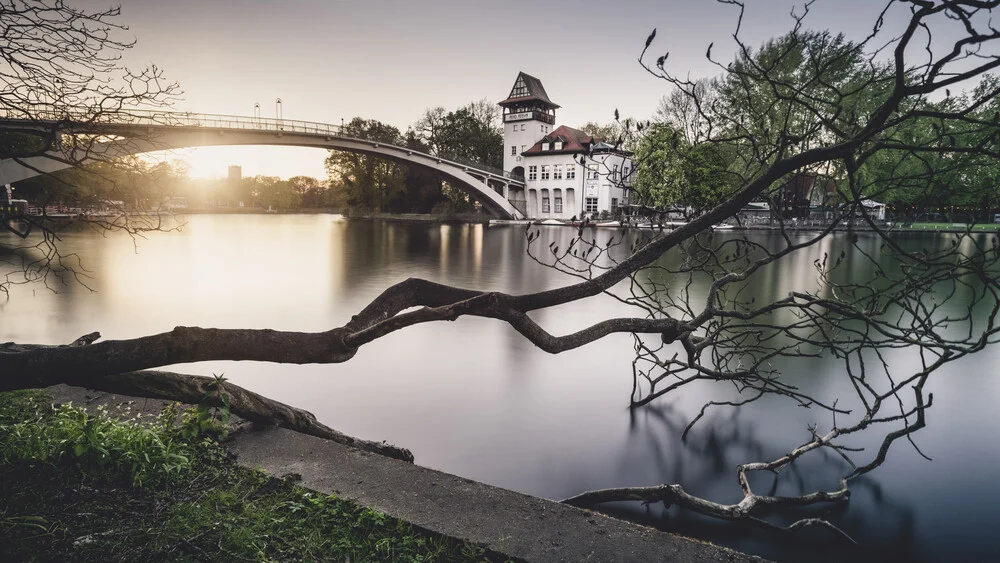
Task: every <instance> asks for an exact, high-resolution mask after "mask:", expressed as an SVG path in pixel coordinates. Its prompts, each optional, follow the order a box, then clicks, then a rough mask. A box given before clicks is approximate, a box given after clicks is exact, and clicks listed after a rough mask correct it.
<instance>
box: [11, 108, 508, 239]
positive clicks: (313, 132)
mask: <svg viewBox="0 0 1000 563" xmlns="http://www.w3.org/2000/svg"><path fill="white" fill-rule="evenodd" d="M4 131H21V132H26V131H52V132H56V133H57V134H59V135H87V136H94V135H98V136H104V137H106V138H114V139H116V140H115V141H113V142H91V143H90V144H89V146H87V147H86V149H77V151H78V153H79V154H81V155H83V156H82V158H80V157H74V155H72V154H70V155H66V154H63V153H60V152H58V151H54V152H51V153H48V154H46V155H42V156H33V157H28V158H18V159H14V158H7V159H2V160H0V184H13V183H14V182H19V181H21V180H25V179H28V178H31V177H34V176H38V175H41V174H47V173H51V172H57V171H59V170H63V169H66V168H69V167H70V166H73V163H74V162H78V161H80V160H83V161H86V160H95V159H98V158H109V157H116V156H125V155H129V154H140V153H146V152H153V151H160V150H167V149H178V148H187V147H205V146H223V145H281V146H297V147H315V148H322V149H332V150H339V151H347V152H354V153H361V154H367V155H373V156H377V157H381V158H385V159H387V160H391V161H394V162H398V163H403V164H408V165H413V166H418V167H421V168H425V169H429V170H433V171H435V172H437V173H438V174H440V175H441V176H442V177H443V178H445V179H446V180H447V181H448V182H449V183H451V184H452V185H454V186H456V187H458V188H460V189H462V190H463V191H465V192H466V193H467V194H469V196H470V197H472V198H473V199H475V200H476V201H478V202H480V203H481V204H482V205H483V207H485V208H486V209H487V210H488V211H489V212H490V213H491V214H492V215H493V216H494V217H497V218H502V219H523V218H524V209H525V208H524V178H523V177H521V176H517V175H515V174H511V173H510V172H505V171H503V170H500V169H496V168H491V167H488V166H485V165H483V164H477V163H473V162H463V161H460V160H457V159H453V158H444V157H440V156H435V155H431V154H427V153H423V152H420V151H416V150H413V149H410V148H407V147H401V146H397V145H393V144H387V143H385V142H381V141H378V140H374V139H363V138H358V137H355V136H350V135H349V134H345V133H344V132H343V128H342V127H341V126H339V125H331V124H328V123H316V122H310V121H296V120H289V119H272V118H261V117H243V116H235V115H211V114H198V113H178V112H162V111H127V112H122V113H117V114H114V115H110V116H109V117H107V118H99V119H94V120H74V119H73V118H72V117H63V118H59V119H56V118H53V119H32V120H27V119H18V118H13V117H4V116H0V132H4ZM82 151H86V152H82Z"/></svg>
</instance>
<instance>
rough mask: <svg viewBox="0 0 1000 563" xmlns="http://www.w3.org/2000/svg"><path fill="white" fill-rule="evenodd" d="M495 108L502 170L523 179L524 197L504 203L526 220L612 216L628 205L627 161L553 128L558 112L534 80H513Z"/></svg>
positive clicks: (585, 137)
mask: <svg viewBox="0 0 1000 563" xmlns="http://www.w3.org/2000/svg"><path fill="white" fill-rule="evenodd" d="M500 106H501V107H502V108H503V110H504V111H503V121H504V160H503V162H504V170H507V171H509V172H511V173H513V174H517V175H522V176H524V179H525V190H524V192H521V191H520V190H516V191H515V190H511V192H510V193H509V194H508V197H509V198H510V200H511V202H512V204H513V205H515V206H516V207H519V208H521V209H522V210H523V212H524V214H525V215H526V216H527V217H528V218H532V219H573V218H576V219H583V218H584V217H589V218H597V217H599V216H600V215H602V214H606V215H611V216H617V215H619V214H620V212H621V211H620V210H621V208H624V207H626V206H627V205H628V204H629V192H630V191H631V190H630V189H629V187H630V186H631V172H632V170H631V169H632V167H633V165H632V160H631V158H630V155H629V154H628V153H626V152H624V151H618V150H615V148H614V147H612V146H610V145H607V144H605V143H602V142H600V140H598V139H594V138H593V137H591V136H589V135H587V134H586V133H584V132H583V131H580V130H577V129H573V128H571V127H565V126H564V127H556V126H555V122H556V120H555V117H556V115H555V110H556V109H558V108H559V106H558V105H556V104H555V103H553V102H552V101H551V100H549V98H548V94H546V93H545V88H544V87H543V86H542V83H541V81H540V80H538V79H537V78H535V77H533V76H530V75H527V74H525V73H523V72H522V73H520V74H518V76H517V79H516V80H515V81H514V86H513V87H512V88H511V91H510V95H509V96H508V97H507V99H506V100H504V101H502V102H500ZM522 206H523V207H522Z"/></svg>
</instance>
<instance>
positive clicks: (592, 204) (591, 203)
mask: <svg viewBox="0 0 1000 563" xmlns="http://www.w3.org/2000/svg"><path fill="white" fill-rule="evenodd" d="M584 211H586V212H587V213H597V198H596V197H588V198H587V199H586V201H585V202H584Z"/></svg>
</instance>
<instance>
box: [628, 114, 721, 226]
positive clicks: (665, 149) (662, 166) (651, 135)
mask: <svg viewBox="0 0 1000 563" xmlns="http://www.w3.org/2000/svg"><path fill="white" fill-rule="evenodd" d="M685 137H686V136H685V135H684V134H683V133H681V132H679V131H677V130H675V129H674V128H672V127H671V126H670V125H667V124H663V123H656V124H653V125H652V126H650V127H649V128H647V129H646V132H645V134H644V135H643V136H642V137H641V139H640V141H639V146H638V149H637V150H636V154H635V157H636V158H635V160H636V167H635V173H634V175H633V180H632V188H633V189H634V190H635V194H636V203H638V204H640V205H644V206H648V207H652V208H658V209H667V208H682V209H685V212H687V210H690V211H691V212H692V213H693V214H696V215H697V214H699V213H701V212H702V211H703V210H705V209H710V208H712V207H714V206H715V205H718V204H719V203H720V202H722V201H725V200H726V199H727V198H728V197H729V196H730V195H731V194H732V190H733V189H734V188H735V187H736V186H735V176H734V175H732V174H730V173H729V172H728V170H727V168H728V166H729V163H730V162H732V160H733V154H732V153H733V148H732V147H730V146H726V145H723V144H717V143H697V144H690V143H689V141H688V140H687V139H686V138H685Z"/></svg>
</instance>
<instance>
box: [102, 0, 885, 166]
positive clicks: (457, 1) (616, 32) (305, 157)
mask: <svg viewBox="0 0 1000 563" xmlns="http://www.w3.org/2000/svg"><path fill="white" fill-rule="evenodd" d="M82 3H83V4H85V5H88V6H103V5H105V4H106V2H103V1H101V0H84V1H83V2H82ZM746 3H747V15H746V17H745V18H744V26H743V33H742V34H741V36H742V37H743V38H744V39H745V40H747V41H748V42H749V43H750V44H752V45H757V44H759V43H760V42H761V41H763V40H764V39H766V38H768V37H771V36H774V35H779V34H781V33H784V32H786V31H788V30H789V29H790V27H791V19H790V18H789V16H788V14H789V12H790V11H791V9H792V8H793V7H794V6H801V4H802V3H801V2H792V1H787V0H747V2H746ZM121 4H122V16H121V18H120V21H121V22H123V23H125V24H127V25H128V26H129V27H130V33H131V34H133V35H134V36H135V38H136V39H137V40H138V44H137V45H136V47H135V48H134V49H132V50H131V51H130V52H129V53H128V54H127V56H126V62H127V63H129V64H147V63H155V64H156V65H158V66H159V67H161V68H162V69H163V70H164V71H165V73H166V75H167V76H168V78H170V79H172V80H174V81H176V82H178V83H179V84H180V86H181V88H182V89H183V91H184V96H183V99H182V100H180V101H179V102H178V103H177V104H176V108H177V109H178V110H179V111H192V112H201V113H222V114H235V115H252V113H253V105H254V103H255V102H257V103H260V105H261V108H262V112H261V113H262V115H263V116H264V117H273V116H274V114H275V99H276V98H279V97H280V98H281V100H282V107H283V116H284V118H286V119H300V120H306V121H321V122H326V123H335V124H337V123H340V120H341V118H343V119H344V120H347V121H349V120H350V119H351V118H353V117H355V116H361V117H365V118H371V119H378V120H380V121H383V122H385V123H389V124H391V125H394V126H396V127H398V128H400V130H405V129H406V127H407V126H409V125H411V124H413V123H414V122H415V121H416V120H417V119H419V118H420V116H421V115H422V114H423V112H424V110H425V109H427V108H429V107H433V106H444V107H445V108H447V109H454V108H457V107H459V106H461V105H463V104H466V103H468V102H471V101H475V100H479V99H482V98H486V99H488V100H490V101H493V102H497V101H500V100H502V99H504V98H505V97H506V96H507V94H508V92H509V91H510V88H511V85H512V84H513V82H514V79H515V78H516V77H517V73H518V71H524V72H526V73H528V74H530V75H533V76H535V77H537V78H539V79H540V80H541V81H542V83H543V84H544V85H545V89H546V90H547V92H548V94H549V97H550V98H551V99H552V100H553V101H554V102H555V103H557V104H559V105H561V106H562V108H561V109H559V110H557V112H556V120H557V124H558V125H569V126H572V127H579V126H582V125H583V124H584V123H586V122H587V121H598V122H608V121H610V120H611V119H612V118H613V114H614V110H615V109H616V108H617V109H618V110H619V111H620V113H621V115H622V116H623V117H624V116H632V117H636V118H648V117H650V116H651V115H652V114H653V112H654V111H655V109H656V106H657V103H658V101H659V99H660V97H661V96H662V95H663V94H664V93H666V91H667V90H666V86H665V84H664V83H663V82H662V81H660V80H657V79H656V78H654V77H652V76H650V75H649V74H648V73H646V72H645V71H644V70H643V69H642V68H641V67H640V66H639V64H638V63H637V62H636V59H637V57H638V55H639V53H640V52H641V51H642V47H643V45H644V43H645V40H646V37H647V36H648V35H649V32H650V31H651V30H652V29H653V28H654V27H655V28H657V39H656V42H655V43H654V44H653V47H652V49H651V53H652V54H653V55H654V56H653V59H654V60H655V56H658V55H660V54H662V53H664V52H666V51H669V52H670V57H669V63H668V68H671V69H672V70H674V71H677V72H682V73H687V72H690V73H691V74H692V76H694V77H700V76H707V75H713V74H716V71H715V70H713V69H712V68H711V67H710V66H709V65H708V64H707V63H706V62H705V58H704V54H705V50H706V48H707V47H708V43H709V42H714V43H715V47H714V49H713V54H714V55H715V56H716V57H718V58H720V59H723V60H725V61H728V60H730V59H731V56H732V53H733V52H734V50H735V47H734V44H733V43H732V40H731V34H732V32H733V30H734V27H735V21H736V15H737V10H735V9H734V8H733V7H732V6H726V5H721V4H718V3H716V2H713V1H711V0H658V1H653V0H619V1H618V2H607V1H597V0H573V1H570V0H549V1H544V2H531V3H528V2H509V1H508V2H485V1H476V0H423V1H419V0H283V1H279V0H169V1H164V0H121ZM881 7H882V2H876V1H871V0H825V1H821V2H818V3H817V4H816V5H815V6H814V7H813V10H812V12H811V15H810V18H809V20H807V21H809V22H811V25H810V27H813V28H830V29H832V30H836V31H845V32H846V33H848V35H849V36H850V37H855V38H858V37H860V36H862V35H863V34H865V33H866V32H868V31H869V30H870V28H871V25H872V22H873V19H874V15H875V14H876V13H877V11H878V10H879V9H880V8H881ZM326 154H327V152H326V151H325V150H320V149H296V148H278V147H250V148H246V147H243V148H235V147H232V148H231V147H218V148H205V149H196V150H189V151H184V152H182V153H178V155H177V157H182V158H185V159H187V160H188V162H189V164H190V173H191V175H192V176H195V177H199V176H209V177H211V176H218V177H222V176H225V174H226V167H227V166H228V165H229V164H239V165H242V166H243V173H244V175H245V176H249V175H254V174H268V175H277V176H282V177H289V176H293V175H296V174H306V175H311V176H316V177H319V178H325V172H324V170H323V160H324V158H325V157H326Z"/></svg>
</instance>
